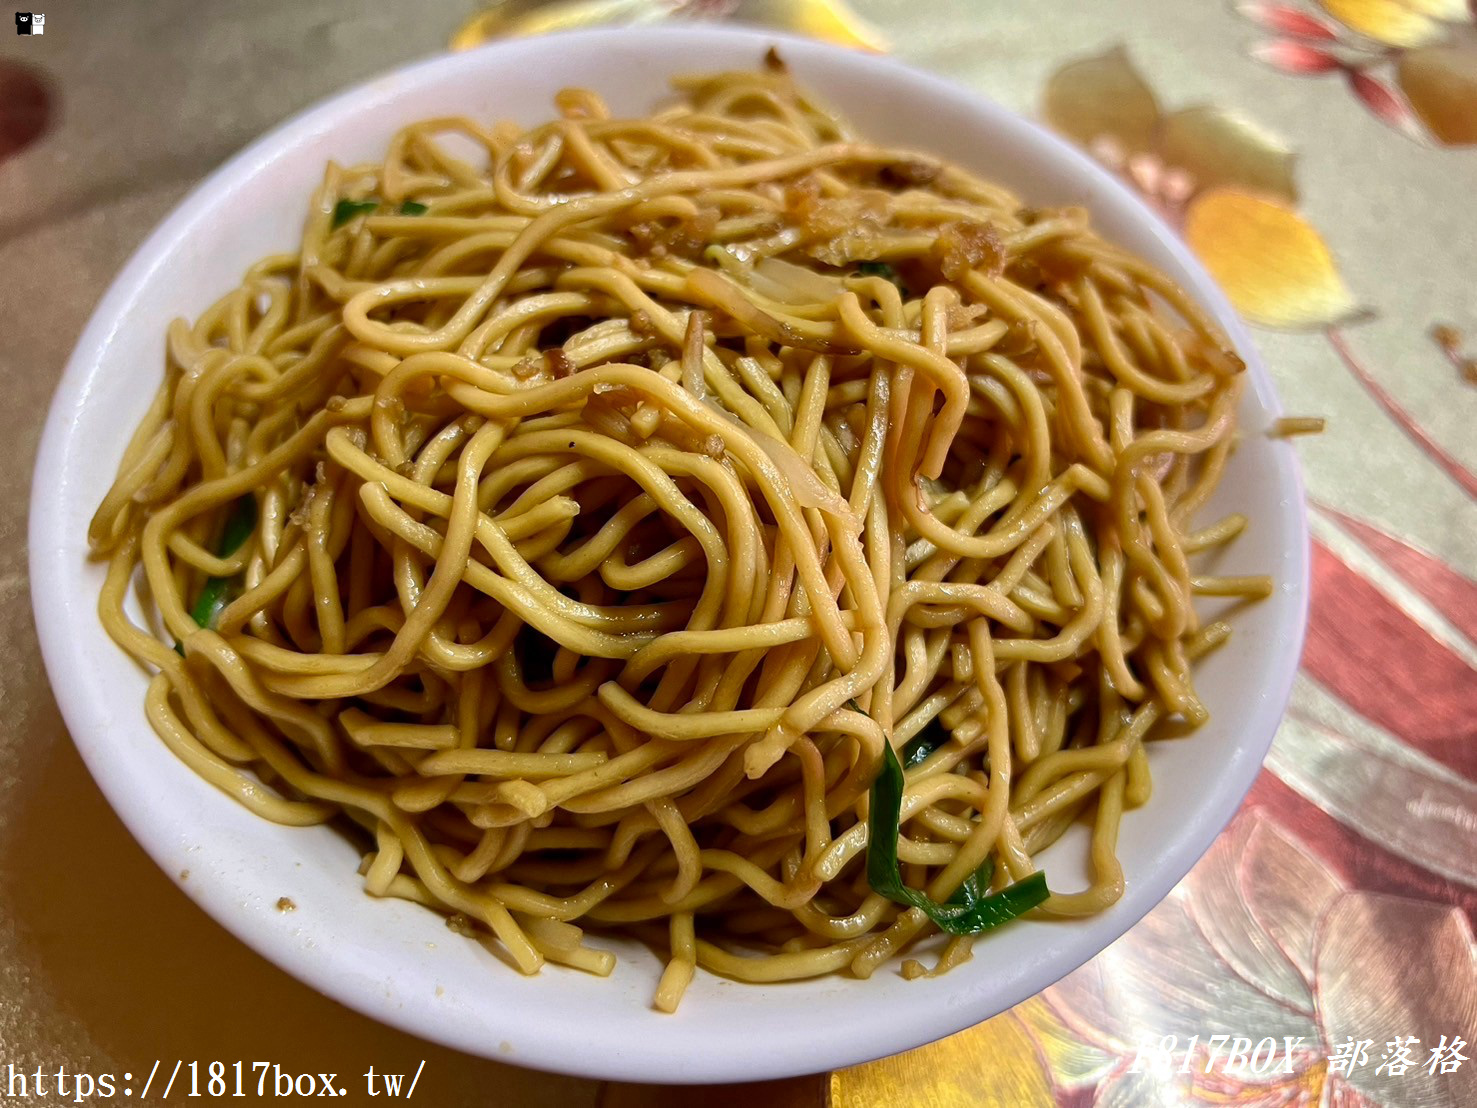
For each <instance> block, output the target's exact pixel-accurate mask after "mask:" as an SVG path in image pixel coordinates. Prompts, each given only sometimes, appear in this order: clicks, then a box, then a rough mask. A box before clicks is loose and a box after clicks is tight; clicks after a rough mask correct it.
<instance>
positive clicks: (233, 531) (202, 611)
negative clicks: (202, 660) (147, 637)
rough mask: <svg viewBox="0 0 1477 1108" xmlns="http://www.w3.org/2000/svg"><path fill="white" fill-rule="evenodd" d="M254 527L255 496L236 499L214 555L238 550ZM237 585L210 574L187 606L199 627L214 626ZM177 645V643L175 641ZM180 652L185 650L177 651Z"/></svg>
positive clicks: (231, 578) (224, 578) (233, 579)
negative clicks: (192, 601) (197, 594)
mask: <svg viewBox="0 0 1477 1108" xmlns="http://www.w3.org/2000/svg"><path fill="white" fill-rule="evenodd" d="M255 530H256V497H254V496H252V495H251V494H250V493H248V494H247V495H245V496H243V497H242V498H241V499H240V500H238V501H236V505H235V507H234V508H232V509H231V514H230V515H229V516H228V517H227V518H226V526H225V528H224V529H223V530H222V531H221V541H220V545H219V547H217V555H218V556H219V557H222V558H229V557H230V556H231V555H232V554H234V553H236V551H238V550H240V549H241V547H242V545H244V544H245V542H246V540H247V539H249V538H251V534H252V532H253V531H255ZM236 584H237V578H235V577H211V578H209V579H208V580H207V581H206V582H205V587H204V588H202V589H201V590H200V595H199V596H197V597H196V598H195V606H194V607H193V608H191V609H190V616H191V618H192V619H194V621H195V622H196V623H198V624H199V625H200V626H201V627H214V626H215V624H216V620H218V619H219V618H220V614H221V612H222V611H223V610H224V609H225V607H226V605H227V604H229V603H230V602H231V593H232V591H233V590H234V587H235V585H236ZM175 646H176V648H178V647H179V644H178V643H176V644H175ZM180 654H181V655H183V654H184V651H183V650H180Z"/></svg>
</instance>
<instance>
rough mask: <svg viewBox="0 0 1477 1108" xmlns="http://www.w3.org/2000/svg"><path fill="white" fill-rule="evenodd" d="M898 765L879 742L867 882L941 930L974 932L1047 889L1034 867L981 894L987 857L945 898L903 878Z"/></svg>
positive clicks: (1017, 911) (988, 870) (989, 870)
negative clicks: (939, 898) (935, 896)
mask: <svg viewBox="0 0 1477 1108" xmlns="http://www.w3.org/2000/svg"><path fill="white" fill-rule="evenodd" d="M903 784H904V779H903V765H902V763H901V762H900V761H898V756H897V752H896V751H895V750H893V749H892V747H891V746H890V745H889V746H884V747H883V748H882V768H881V770H880V771H879V772H878V774H877V780H876V781H874V782H873V783H872V803H871V809H872V810H871V812H870V814H869V815H868V817H867V835H868V838H867V884H869V885H871V886H872V890H873V891H874V892H877V893H880V894H881V895H882V896H885V897H887V899H888V900H891V901H893V902H894V903H897V904H903V905H906V906H907V907H909V908H917V909H919V910H920V911H922V912H923V913H924V914H925V915H926V916H928V918H929V919H931V920H932V921H933V922H934V923H935V924H936V925H937V926H938V927H939V929H940V930H942V931H947V932H948V933H949V934H951V935H977V934H979V933H980V932H982V931H988V930H990V929H991V928H993V927H999V926H1000V925H1001V924H1002V923H1008V922H1009V921H1010V920H1013V919H1015V918H1016V917H1017V916H1019V915H1021V914H1022V913H1024V912H1028V911H1030V910H1031V909H1032V908H1034V907H1036V906H1037V905H1038V904H1040V903H1041V902H1042V901H1044V900H1045V899H1046V898H1047V897H1048V896H1050V895H1051V893H1050V891H1049V890H1048V889H1047V887H1046V875H1045V874H1042V873H1033V874H1031V876H1030V877H1027V878H1025V879H1024V880H1022V881H1017V882H1016V883H1015V884H1014V885H1009V886H1007V887H1006V888H1004V889H1001V890H1000V891H999V892H998V893H989V894H986V893H985V890H986V889H988V888H989V882H990V877H991V876H992V875H993V873H994V866H993V864H991V863H990V862H988V861H987V862H986V863H985V865H983V866H981V867H980V868H979V870H978V871H977V872H976V873H974V874H972V875H971V876H970V877H969V879H968V880H966V881H965V882H964V884H963V885H961V886H960V888H959V891H958V892H956V893H955V894H954V895H953V896H952V897H950V898H949V902H948V903H947V904H940V903H938V902H937V901H935V900H932V899H930V898H929V897H928V896H925V895H924V894H923V893H921V892H919V891H918V890H917V889H910V888H908V887H907V886H906V885H904V884H903V875H902V869H901V868H900V867H899V865H898V860H897V837H898V830H899V826H898V824H899V817H900V816H901V814H902V807H903Z"/></svg>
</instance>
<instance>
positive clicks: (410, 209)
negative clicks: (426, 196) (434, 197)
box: [400, 200, 431, 215]
mask: <svg viewBox="0 0 1477 1108" xmlns="http://www.w3.org/2000/svg"><path fill="white" fill-rule="evenodd" d="M430 210H431V209H430V208H428V207H426V206H425V205H424V204H422V203H421V202H420V201H419V200H405V201H402V202H401V204H400V214H401V215H425V214H426V213H427V212H428V211H430Z"/></svg>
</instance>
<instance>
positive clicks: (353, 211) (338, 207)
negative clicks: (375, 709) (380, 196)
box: [333, 200, 380, 230]
mask: <svg viewBox="0 0 1477 1108" xmlns="http://www.w3.org/2000/svg"><path fill="white" fill-rule="evenodd" d="M379 206H380V202H379V201H378V200H340V201H339V202H338V203H337V204H335V205H334V206H333V227H334V229H335V230H337V229H338V228H340V227H342V226H343V225H344V224H345V223H347V222H349V220H351V219H353V218H354V217H355V216H360V215H368V214H369V213H370V212H372V211H374V210H375V209H376V208H378V207H379Z"/></svg>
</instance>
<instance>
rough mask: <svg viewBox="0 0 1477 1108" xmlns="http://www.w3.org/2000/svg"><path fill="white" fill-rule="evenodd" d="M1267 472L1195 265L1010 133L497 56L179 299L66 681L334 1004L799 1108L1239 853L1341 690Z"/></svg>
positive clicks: (160, 841)
mask: <svg viewBox="0 0 1477 1108" xmlns="http://www.w3.org/2000/svg"><path fill="white" fill-rule="evenodd" d="M1279 428H1281V429H1284V430H1285V429H1286V427H1285V425H1284V424H1283V423H1282V421H1281V413H1280V409H1279V407H1278V404H1277V401H1276V398H1275V396H1274V395H1273V392H1272V389H1271V386H1270V383H1269V381H1268V377H1267V375H1266V372H1265V370H1264V369H1263V368H1262V367H1261V366H1260V364H1259V363H1258V361H1257V358H1256V355H1255V352H1254V350H1253V349H1252V347H1251V345H1250V343H1249V341H1248V340H1247V336H1246V334H1245V332H1244V330H1243V329H1242V327H1241V326H1240V324H1239V323H1238V322H1237V320H1236V318H1235V317H1234V315H1233V313H1232V311H1231V309H1230V308H1229V306H1228V305H1227V303H1226V301H1225V300H1224V299H1223V298H1222V297H1221V296H1220V294H1219V293H1218V292H1217V291H1216V289H1215V288H1214V287H1213V285H1212V283H1211V281H1210V279H1209V278H1208V277H1207V276H1206V274H1205V273H1204V271H1203V270H1202V269H1201V268H1200V267H1199V266H1198V265H1197V264H1196V263H1195V262H1194V260H1193V259H1192V258H1191V256H1190V255H1189V254H1188V253H1187V251H1186V250H1185V248H1184V247H1183V246H1182V245H1181V244H1180V243H1179V242H1178V241H1177V240H1176V239H1175V238H1174V237H1173V235H1172V234H1171V233H1170V232H1169V231H1167V230H1166V229H1165V227H1164V226H1163V225H1162V224H1161V223H1160V222H1159V221H1158V220H1157V219H1156V218H1155V217H1154V216H1153V215H1152V214H1151V213H1150V212H1149V211H1148V210H1147V209H1146V208H1145V207H1144V206H1143V205H1142V204H1141V203H1139V202H1138V201H1137V200H1136V199H1134V198H1133V197H1132V196H1131V195H1130V194H1129V193H1128V192H1127V191H1126V190H1125V189H1123V188H1122V187H1121V186H1120V185H1119V184H1118V183H1116V182H1115V181H1114V180H1112V179H1111V178H1110V177H1109V176H1108V175H1106V174H1105V173H1103V172H1102V171H1100V170H1099V169H1097V168H1096V167H1095V166H1093V165H1092V164H1091V162H1090V161H1089V160H1088V159H1086V158H1085V157H1083V156H1082V155H1081V154H1080V153H1078V152H1076V151H1075V150H1073V149H1071V148H1070V147H1068V146H1067V145H1066V144H1064V143H1062V142H1061V141H1059V140H1057V139H1056V138H1054V137H1052V136H1051V135H1049V134H1047V133H1045V132H1043V131H1042V130H1041V129H1039V128H1037V127H1036V126H1034V125H1032V124H1030V123H1027V122H1025V121H1023V120H1021V119H1020V118H1018V117H1016V116H1014V115H1012V114H1011V113H1009V112H1007V111H1005V110H1003V109H1001V108H999V107H997V106H995V105H993V104H991V103H988V102H986V101H983V100H980V99H978V98H976V97H974V96H972V95H970V94H968V93H966V92H964V91H962V90H960V89H958V88H955V87H953V86H951V85H949V84H947V83H945V82H943V81H941V80H939V79H936V78H934V77H930V76H927V75H924V74H922V73H919V72H917V71H915V70H912V69H909V68H907V67H906V66H904V65H901V64H899V63H897V62H895V61H891V60H888V59H884V58H877V57H872V56H865V55H860V54H856V53H851V52H847V51H843V50H839V49H836V48H833V47H829V46H825V45H821V44H818V43H814V42H809V41H802V40H798V39H792V38H787V37H784V36H778V35H773V34H769V33H766V32H761V31H757V30H739V29H732V28H718V27H686V28H682V29H671V28H663V29H657V30H622V31H619V32H608V31H607V32H582V33H576V34H568V35H559V36H553V37H549V38H542V39H531V40H520V41H514V42H507V43H502V44H498V45H495V46H493V47H490V48H486V49H483V50H479V51H474V52H471V53H466V54H461V55H456V56H450V57H442V58H436V59H432V60H430V61H427V62H423V63H420V64H418V65H414V66H411V67H409V68H406V69H403V70H400V71H398V72H396V73H393V74H390V75H388V76H386V77H383V78H380V79H378V80H375V81H372V82H370V83H368V84H366V85H363V86H361V87H359V88H357V89H354V90H352V91H350V92H347V93H344V94H343V95H341V96H338V97H336V98H334V99H332V100H330V101H328V102H327V103H325V104H323V105H321V106H319V107H316V108H314V109H312V110H310V111H308V112H307V113H305V114H303V115H301V116H299V117H298V118H296V119H294V120H292V121H290V122H288V123H287V124H285V125H283V126H282V127H281V128H279V129H278V130H276V131H275V132H273V133H272V134H270V135H268V136H267V137H265V138H263V139H262V140H260V141H259V142H257V143H256V144H255V145H253V146H251V147H250V148H248V149H247V150H246V151H244V152H243V153H241V154H240V155H238V156H237V157H236V158H235V159H233V160H232V161H231V162H230V163H228V164H227V165H226V166H225V167H223V168H222V169H221V170H220V171H218V172H217V173H216V174H214V175H213V176H212V177H211V178H209V179H208V180H207V181H206V182H205V183H204V184H202V185H201V186H200V187H199V188H198V189H197V190H196V191H195V193H194V194H193V195H191V196H190V197H189V198H188V199H186V200H185V201H184V202H183V203H182V204H181V205H180V207H179V208H178V209H177V210H176V211H175V212H174V213H173V214H172V215H170V216H169V217H168V218H167V219H166V220H165V221H164V222H163V223H162V224H161V225H160V226H159V228H158V229H157V230H156V231H155V232H154V234H153V235H152V236H151V237H150V238H149V240H148V241H147V242H146V243H145V244H144V245H143V246H142V247H141V248H140V249H139V251H138V253H137V254H136V255H135V256H134V258H133V259H132V261H131V262H130V263H129V264H128V266H127V268H126V269H125V270H124V271H123V272H122V274H121V275H120V276H119V277H118V279H117V281H116V282H115V283H114V285H113V287H112V288H111V290H110V291H109V292H108V294H107V295H106V297H105V298H104V299H103V301H102V302H101V304H100V305H99V306H98V308H97V311H96V314H95V315H94V317H93V319H92V322H91V323H90V325H89V326H88V328H87V330H86V332H85V333H84V334H83V336H82V338H81V340H80V342H79V344H78V347H77V350H76V352H75V354H74V355H73V357H72V360H71V363H70V365H69V366H68V368H67V371H66V374H65V376H64V378H63V379H62V382H61V385H60V387H59V390H58V393H57V396H56V399H55V402H54V405H53V408H52V412H51V416H50V420H49V422H48V425H47V429H46V433H45V437H44V440H43V444H42V449H41V454H40V457H39V460H38V464H37V469H36V477H35V485H34V491H33V508H32V519H31V568H32V578H33V594H34V596H35V598H36V600H35V604H36V616H37V623H38V627H39V629H40V634H41V640H42V646H43V650H44V653H45V658H46V663H47V667H48V670H49V672H50V674H51V677H52V681H53V684H54V687H55V689H56V693H57V697H58V700H59V702H60V705H61V708H62V711H63V713H64V715H65V717H66V720H67V723H68V725H69V727H70V729H71V732H72V734H73V736H74V738H75V741H76V742H77V745H78V747H79V749H80V750H81V752H82V754H83V756H84V758H85V760H86V762H87V764H88V766H89V768H90V769H91V771H92V773H93V775H94V776H95V777H96V779H97V781H98V783H99V785H100V786H101V788H102V789H103V791H104V792H105V793H106V794H107V796H108V798H109V800H110V801H111V803H112V804H113V806H114V807H115V809H116V810H117V811H118V813H119V815H120V816H121V817H122V819H123V820H124V822H125V823H126V825H127V826H128V827H129V829H130V831H131V832H132V833H133V834H134V835H135V836H136V837H137V838H138V840H139V841H140V842H141V843H142V844H143V846H144V847H145V849H147V850H148V851H149V853H150V854H151V855H152V856H153V857H154V858H155V859H156V861H157V862H158V863H159V864H160V866H161V867H162V868H163V869H164V870H165V872H166V873H169V874H171V875H174V874H177V873H179V872H180V871H181V870H182V869H184V868H186V867H188V869H189V872H190V879H189V881H188V883H186V884H185V885H184V888H185V890H186V892H187V893H188V894H189V895H190V896H192V897H193V898H194V899H196V900H197V901H198V902H199V903H200V904H201V905H202V906H203V907H204V908H205V909H206V910H207V911H208V912H210V913H211V915H213V916H214V917H215V918H216V919H217V920H218V921H220V922H221V923H222V924H223V925H224V926H225V927H227V928H229V929H230V930H231V931H233V932H234V933H235V934H237V935H238V936H239V937H240V938H241V939H242V940H243V941H245V942H247V943H248V944H250V945H251V946H253V947H254V948H255V949H257V950H258V951H260V952H261V953H262V954H263V955H265V956H266V957H267V958H269V959H271V960H272V961H274V962H275V963H277V964H278V965H280V966H282V967H283V968H285V969H287V970H288V971H289V972H291V973H293V974H295V975H296V976H298V977H299V978H301V979H302V980H304V981H305V982H307V983H309V984H310V985H312V986H314V987H316V988H318V989H320V990H321V991H323V992H325V993H327V994H329V995H331V996H334V997H335V998H337V999H339V1000H341V1001H342V1002H344V1003H345V1004H348V1005H350V1006H351V1007H353V1008H356V1009H358V1010H360V1011H362V1012H364V1013H366V1014H368V1015H371V1016H373V1017H376V1018H378V1019H381V1020H384V1021H385V1022H388V1023H390V1024H393V1025H396V1026H398V1027H401V1028H403V1029H405V1030H407V1031H410V1032H413V1033H415V1034H418V1035H422V1036H424V1037H426V1038H428V1039H432V1040H436V1041H439V1042H442V1043H445V1044H448V1045H451V1046H454V1047H458V1048H460V1049H462V1050H466V1051H469V1052H472V1053H476V1054H481V1055H485V1056H489V1057H496V1058H501V1059H504V1060H507V1061H511V1062H515V1063H518V1064H522V1065H528V1066H533V1067H539V1068H545V1069H551V1070H558V1071H563V1072H569V1073H576V1074H585V1075H590V1076H599V1077H605V1078H617V1079H640V1080H652V1081H671V1082H704V1081H734V1080H753V1079H760V1078H769V1077H779V1076H785V1075H790V1074H796V1073H802V1072H814V1071H817V1070H820V1069H825V1068H835V1067H839V1066H844V1065H848V1064H852V1063H856V1062H860V1061H863V1060H867V1059H871V1058H875V1057H879V1056H882V1055H885V1054H890V1053H893V1052H896V1051H900V1050H904V1049H907V1048H910V1047H913V1046H917V1045H919V1044H921V1043H924V1042H927V1041H929V1040H931V1039H934V1038H938V1037H940V1036H942V1035H946V1034H949V1033H951V1032H954V1031H957V1030H960V1029H962V1028H964V1027H966V1026H969V1025H970V1024H973V1023H976V1022H978V1021H980V1020H983V1019H986V1018H988V1017H989V1016H992V1015H994V1014H996V1013H997V1012H1000V1011H1003V1010H1005V1009H1006V1008H1008V1007H1010V1006H1011V1005H1013V1004H1015V1003H1017V1002H1019V1001H1021V1000H1023V999H1025V998H1026V997H1028V996H1030V995H1032V994H1033V993H1035V992H1037V991H1039V990H1041V989H1043V988H1045V987H1047V986H1048V985H1050V984H1051V983H1052V982H1054V981H1056V980H1057V979H1059V978H1060V977H1062V976H1063V975H1064V974H1066V973H1068V972H1070V971H1071V970H1072V969H1073V968H1075V967H1077V966H1078V965H1080V964H1082V963H1083V962H1084V961H1086V960H1087V959H1088V958H1090V957H1091V956H1093V955H1094V954H1095V953H1097V952H1098V951H1100V950H1101V949H1102V948H1103V947H1105V946H1106V945H1107V944H1108V943H1110V942H1111V941H1112V940H1113V939H1114V938H1116V937H1117V936H1118V935H1120V934H1121V933H1122V932H1123V931H1124V930H1126V929H1127V928H1128V927H1129V926H1130V925H1132V924H1133V923H1134V922H1135V921H1136V920H1137V919H1138V918H1139V917H1141V916H1142V915H1143V914H1144V913H1145V912H1147V911H1148V910H1149V909H1150V908H1151V907H1153V905H1154V904H1156V903H1157V902H1158V901H1159V900H1160V899H1161V898H1162V897H1163V896H1164V895H1166V893H1167V892H1168V891H1169V890H1170V889H1171V888H1172V887H1173V886H1174V884H1175V883H1176V882H1177V881H1179V879H1180V878H1181V877H1183V876H1184V874H1185V873H1186V872H1187V871H1188V870H1189V868H1190V867H1191V866H1192V865H1193V864H1194V862H1195V861H1196V860H1197V859H1198V858H1199V856H1200V855H1201V854H1202V853H1203V851H1204V850H1205V849H1206V848H1207V847H1208V846H1209V844H1210V843H1211V842H1212V841H1213V839H1214V837H1215V836H1216V834H1217V833H1218V832H1219V831H1220V829H1221V828H1222V827H1223V826H1224V825H1225V823H1226V822H1227V820H1228V819H1229V818H1230V816H1231V814H1232V813H1233V812H1234V810H1235V809H1236V807H1237V805H1238V804H1239V803H1240V801H1241V799H1242V797H1243V796H1244V794H1245V792H1246V790H1247V789H1248V788H1249V787H1250V785H1251V782H1252V780H1253V778H1254V777H1255V775H1256V773H1257V771H1258V769H1259V767H1260V764H1261V760H1262V758H1263V756H1264V754H1265V752H1266V749H1267V746H1268V744H1269V743H1270V741H1271V738H1272V735H1273V732H1274V730H1275V728H1276V725H1277V722H1278V719H1279V717H1280V714H1281V712H1282V709H1283V707H1284V705H1285V702H1286V698H1287V695H1288V692H1289V689H1290V686H1291V681H1292V676H1293V673H1294V670H1295V666H1296V661H1297V657H1298V653H1299V650H1300V647H1301V640H1302V634H1303V626H1304V617H1305V606H1306V586H1307V534H1306V524H1305V519H1304V515H1303V512H1304V508H1303V496H1302V488H1301V482H1300V478H1299V475H1298V469H1297V465H1296V462H1295V459H1294V456H1293V452H1292V450H1291V448H1290V447H1289V446H1288V445H1287V443H1286V442H1285V441H1284V440H1283V438H1281V437H1279V435H1278V431H1279ZM283 905H290V906H291V907H293V908H294V909H295V910H294V911H292V912H291V913H290V914H286V913H285V912H284V911H283V910H282V906H283Z"/></svg>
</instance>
